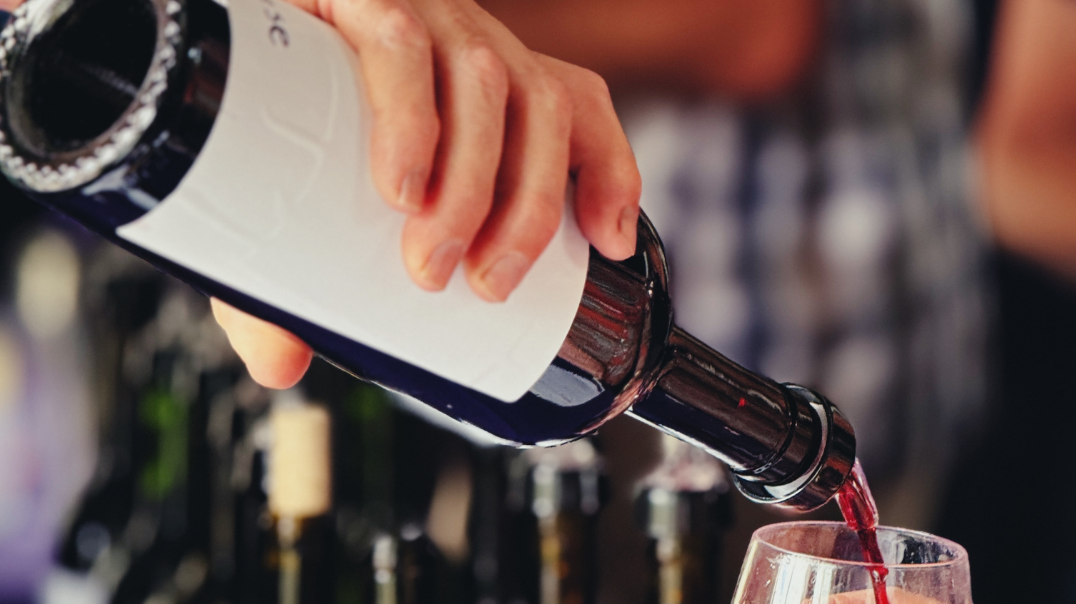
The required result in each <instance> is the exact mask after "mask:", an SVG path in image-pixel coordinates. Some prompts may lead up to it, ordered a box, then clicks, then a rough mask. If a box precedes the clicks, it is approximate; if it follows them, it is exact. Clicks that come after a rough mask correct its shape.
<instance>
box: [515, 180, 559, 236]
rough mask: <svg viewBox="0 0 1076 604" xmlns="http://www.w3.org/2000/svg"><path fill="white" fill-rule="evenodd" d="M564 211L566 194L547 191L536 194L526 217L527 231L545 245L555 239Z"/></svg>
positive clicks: (529, 205)
mask: <svg viewBox="0 0 1076 604" xmlns="http://www.w3.org/2000/svg"><path fill="white" fill-rule="evenodd" d="M563 213H564V194H563V192H561V193H556V192H553V191H546V192H542V193H539V194H537V195H535V197H534V199H533V200H532V201H531V203H530V204H528V206H527V209H526V214H525V218H524V224H526V227H527V233H529V234H530V236H531V237H533V239H534V241H535V242H536V243H539V244H540V245H542V246H543V247H544V246H545V244H547V243H549V241H550V240H551V239H553V235H555V234H556V233H557V229H559V228H560V221H561V216H562V215H563Z"/></svg>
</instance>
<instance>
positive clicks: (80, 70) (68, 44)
mask: <svg viewBox="0 0 1076 604" xmlns="http://www.w3.org/2000/svg"><path fill="white" fill-rule="evenodd" d="M181 11H182V5H181V4H180V2H178V1H176V0H30V1H29V2H27V3H25V4H23V5H22V6H21V7H19V8H18V9H17V10H16V11H15V12H14V13H12V16H11V19H10V20H9V22H8V25H7V27H5V28H4V30H3V31H2V32H0V170H2V171H3V172H4V173H5V174H6V175H7V176H8V177H9V178H11V179H12V180H14V181H15V182H16V183H18V184H20V185H22V186H23V187H25V188H28V189H30V190H33V191H40V192H53V191H61V190H65V189H70V188H74V187H77V186H79V185H82V184H85V183H87V182H89V181H92V180H94V179H95V178H97V177H98V176H100V175H101V174H102V173H103V172H105V171H106V170H107V169H108V168H109V167H110V166H112V165H113V164H114V163H115V162H116V161H117V160H120V159H122V158H124V157H126V156H127V155H128V154H129V153H130V152H131V150H133V149H134V147H135V146H136V145H137V144H138V143H139V141H140V139H141V138H142V135H143V134H145V133H146V131H147V130H148V129H149V127H150V125H151V124H152V123H153V121H154V119H155V118H156V115H157V109H158V105H159V101H160V97H161V95H162V93H163V92H164V91H165V90H166V89H167V86H168V75H169V72H170V70H171V69H172V67H174V66H175V65H176V62H177V54H178V51H179V45H180V43H181V41H182V35H181V34H182V28H181V24H180V22H179V21H178V20H177V17H178V16H179V15H180V14H181Z"/></svg>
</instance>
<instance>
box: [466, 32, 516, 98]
mask: <svg viewBox="0 0 1076 604" xmlns="http://www.w3.org/2000/svg"><path fill="white" fill-rule="evenodd" d="M459 61H460V67H461V69H463V70H464V72H465V73H466V74H467V75H468V76H469V77H471V78H473V79H474V81H476V82H478V84H479V86H481V88H482V90H484V91H485V92H486V94H487V95H488V96H489V97H491V98H502V97H507V96H508V66H507V65H505V63H504V61H503V60H502V59H501V57H499V56H498V55H497V53H496V52H494V50H493V49H492V48H490V47H489V46H488V45H486V44H484V43H480V42H479V43H471V44H469V45H467V46H466V47H464V49H463V50H462V52H461V53H460V57H459Z"/></svg>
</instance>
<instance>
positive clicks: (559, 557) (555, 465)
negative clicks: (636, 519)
mask: <svg viewBox="0 0 1076 604" xmlns="http://www.w3.org/2000/svg"><path fill="white" fill-rule="evenodd" d="M526 455H527V457H529V458H530V461H531V462H532V463H533V470H532V471H531V484H532V490H531V511H532V512H533V513H534V516H535V517H536V518H537V519H538V544H539V545H538V550H539V555H538V559H539V565H540V569H539V580H538V597H537V598H536V599H535V600H534V601H536V602H539V603H540V604H562V603H578V604H591V603H593V602H595V601H597V584H598V582H597V553H598V552H597V535H596V531H597V515H598V512H599V510H600V508H601V504H602V499H603V497H602V491H603V488H602V473H601V471H602V461H601V458H600V457H599V456H598V453H597V451H595V449H594V445H592V444H591V442H590V440H588V439H583V440H579V441H576V442H573V443H571V444H568V445H565V446H563V447H558V448H556V449H533V450H531V451H527V453H526Z"/></svg>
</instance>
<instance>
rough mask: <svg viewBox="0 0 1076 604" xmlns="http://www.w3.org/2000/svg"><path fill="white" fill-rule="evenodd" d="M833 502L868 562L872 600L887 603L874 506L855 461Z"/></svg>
mask: <svg viewBox="0 0 1076 604" xmlns="http://www.w3.org/2000/svg"><path fill="white" fill-rule="evenodd" d="M837 505H839V506H840V507H841V514H842V515H844V521H845V522H846V523H847V524H848V526H849V527H851V528H852V530H854V531H855V532H856V534H857V535H859V543H860V545H861V546H862V547H863V559H864V560H865V561H866V562H867V563H868V564H870V573H871V585H872V586H873V587H874V601H875V602H876V603H877V604H889V595H888V594H887V593H886V591H885V578H886V576H887V575H888V574H889V569H887V568H886V567H885V560H883V559H882V550H881V549H880V548H879V547H878V531H877V528H878V506H877V505H876V504H875V503H874V497H873V496H872V495H871V490H870V487H868V486H867V477H866V476H864V475H863V468H862V467H861V466H860V465H859V460H858V459H857V460H856V463H855V465H854V466H852V473H851V474H850V475H849V476H848V480H846V481H845V483H844V485H842V486H841V489H840V490H839V491H837Z"/></svg>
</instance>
